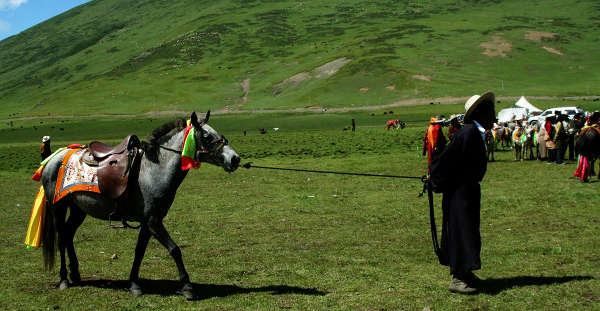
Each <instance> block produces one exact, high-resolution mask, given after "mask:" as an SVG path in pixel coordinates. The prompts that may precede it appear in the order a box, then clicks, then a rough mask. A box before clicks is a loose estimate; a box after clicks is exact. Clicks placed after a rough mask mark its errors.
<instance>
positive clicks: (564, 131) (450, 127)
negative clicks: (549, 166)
mask: <svg viewBox="0 0 600 311" xmlns="http://www.w3.org/2000/svg"><path fill="white" fill-rule="evenodd" d="M599 122H600V112H594V113H592V114H590V115H589V116H588V117H585V116H584V115H583V114H581V113H577V114H575V115H574V116H573V118H572V119H571V118H569V117H568V115H566V114H560V113H559V112H557V113H556V114H555V115H551V116H547V117H546V118H545V119H544V120H543V121H542V122H541V123H537V122H535V123H532V124H529V123H528V122H527V120H526V119H522V120H512V121H510V122H496V123H495V124H494V127H493V129H491V130H487V131H486V134H485V140H486V149H487V154H488V161H490V162H492V161H494V151H497V150H501V149H505V148H506V149H512V150H513V152H514V158H515V160H516V161H523V160H524V159H530V160H535V159H537V160H539V161H547V163H556V164H565V162H564V161H565V160H567V159H568V160H570V161H578V170H582V169H581V166H582V165H581V162H582V161H583V162H589V163H587V164H586V166H588V167H589V168H587V170H588V173H587V174H585V175H586V176H583V174H580V173H577V172H576V174H575V176H576V177H579V178H581V179H582V180H584V179H586V181H587V175H589V173H590V171H591V173H592V174H593V160H594V159H587V158H586V159H582V158H581V156H580V155H579V154H578V151H577V150H576V148H575V142H576V140H577V137H578V136H579V135H581V133H582V132H584V131H586V130H587V129H592V128H593V129H596V131H598V133H599V134H600V125H599ZM462 126H463V124H462V122H461V120H460V118H459V116H456V115H452V116H451V117H450V118H449V119H445V118H444V116H436V117H432V118H431V119H430V124H429V127H428V128H427V130H426V132H425V136H424V139H423V152H422V154H423V155H427V162H428V165H429V164H430V163H431V157H432V155H435V154H436V153H437V152H441V151H442V150H443V149H444V147H445V145H446V144H447V143H449V142H451V141H452V137H453V135H454V134H455V133H456V132H457V131H458V130H459V129H460V128H461V127H462ZM443 127H447V130H446V133H445V134H444V130H443ZM584 177H585V178H584Z"/></svg>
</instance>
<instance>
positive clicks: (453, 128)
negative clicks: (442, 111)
mask: <svg viewBox="0 0 600 311" xmlns="http://www.w3.org/2000/svg"><path fill="white" fill-rule="evenodd" d="M460 128H461V126H460V122H458V118H457V117H456V115H455V114H453V115H451V116H450V126H449V127H448V140H449V141H452V136H454V134H456V132H458V130H460Z"/></svg>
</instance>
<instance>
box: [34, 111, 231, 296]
mask: <svg viewBox="0 0 600 311" xmlns="http://www.w3.org/2000/svg"><path fill="white" fill-rule="evenodd" d="M209 116H210V111H209V112H208V113H207V114H206V116H205V118H204V120H201V121H198V117H197V116H196V113H192V115H191V126H193V128H194V129H195V131H194V133H195V134H194V138H195V140H196V151H195V152H194V154H195V156H194V157H195V160H197V161H201V162H208V163H211V164H214V165H217V166H222V167H223V169H224V170H225V171H227V172H233V171H235V170H236V169H237V167H238V165H239V163H240V157H239V156H238V154H237V153H236V152H235V151H234V150H233V149H232V148H231V147H230V146H229V143H228V141H227V140H226V139H225V137H223V136H221V135H219V133H217V132H216V131H215V130H214V129H213V128H211V127H210V126H209V125H207V124H206V122H208V118H209ZM185 130H186V122H185V120H184V119H178V120H175V121H173V122H170V123H167V124H165V125H163V126H162V127H159V128H157V129H155V130H154V132H153V133H152V137H151V140H150V142H149V143H144V144H143V156H142V157H141V159H140V162H139V173H137V174H136V176H135V178H131V177H130V178H129V185H128V195H127V196H123V197H121V198H119V199H116V200H115V199H110V198H108V197H107V196H104V195H101V194H98V193H92V192H82V191H80V192H73V193H70V194H68V195H67V196H66V197H64V198H63V199H61V200H60V201H58V202H56V203H52V202H53V199H54V192H55V186H56V182H57V181H56V179H57V175H58V171H59V167H60V166H61V163H62V160H63V157H64V156H65V153H66V151H64V152H62V153H60V154H58V155H57V156H55V157H54V158H53V159H51V160H50V162H48V164H47V165H46V167H45V169H44V171H43V174H42V184H43V187H44V191H45V193H46V200H47V201H46V202H48V203H47V207H46V214H45V219H46V222H45V225H44V228H43V253H44V263H45V265H46V267H47V268H52V266H53V265H54V256H55V242H56V241H55V239H56V235H57V234H58V248H59V251H60V283H59V288H60V289H61V290H64V289H66V288H68V287H69V282H68V279H67V266H66V259H65V250H66V251H67V253H68V256H69V270H70V275H69V276H70V278H71V281H72V282H73V283H78V282H80V281H81V276H80V274H79V262H78V260H77V256H76V255H75V248H74V246H73V236H74V235H75V232H76V230H77V228H78V227H79V226H80V225H81V224H82V223H83V220H84V219H85V217H86V215H87V214H89V215H91V216H92V217H95V218H99V219H104V220H109V219H110V218H111V216H113V215H114V212H115V210H116V211H118V212H119V214H120V215H122V216H121V218H122V219H124V220H127V221H136V222H140V227H141V228H140V232H139V235H138V240H137V245H136V247H135V257H134V260H133V266H132V268H131V272H130V274H129V281H130V282H131V288H130V289H131V293H132V294H133V295H134V296H139V295H141V294H142V290H141V288H140V286H139V279H138V274H139V269H140V264H141V262H142V258H143V257H144V253H145V251H146V246H147V245H148V241H149V239H150V237H151V236H153V237H154V238H156V239H157V240H158V241H159V242H160V243H161V244H162V245H163V246H164V247H166V248H167V249H168V251H169V254H170V255H171V256H172V257H173V259H174V260H175V263H176V265H177V269H178V271H179V280H180V281H181V283H182V284H183V287H182V292H183V294H184V296H185V297H186V298H187V299H194V298H195V297H194V292H193V289H192V284H191V283H190V278H189V276H188V273H187V272H186V270H185V267H184V265H183V260H182V258H181V250H180V249H179V247H178V246H177V244H175V242H173V240H172V239H171V237H170V236H169V233H168V232H167V230H166V229H165V227H164V226H163V218H164V217H165V216H166V215H167V212H168V211H169V208H170V207H171V204H172V203H173V200H174V199H175V193H176V191H177V188H178V187H179V185H180V184H181V183H182V182H183V179H184V178H185V176H186V175H187V171H182V169H181V152H182V145H183V140H184V131H185ZM212 191H218V189H213V190H212ZM67 210H69V211H70V213H69V218H68V220H67V221H66V222H65V218H66V214H67ZM113 220H115V219H114V216H113Z"/></svg>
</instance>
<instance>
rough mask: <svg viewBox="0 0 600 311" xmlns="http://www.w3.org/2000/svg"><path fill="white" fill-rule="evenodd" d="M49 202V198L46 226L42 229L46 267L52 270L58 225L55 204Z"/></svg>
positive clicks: (45, 219) (46, 210) (45, 216)
mask: <svg viewBox="0 0 600 311" xmlns="http://www.w3.org/2000/svg"><path fill="white" fill-rule="evenodd" d="M48 203H49V202H48V199H46V209H45V211H44V226H43V229H42V249H43V253H44V267H45V268H46V270H52V268H54V262H55V255H56V226H55V225H54V206H53V205H52V204H48Z"/></svg>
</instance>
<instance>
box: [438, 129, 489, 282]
mask: <svg viewBox="0 0 600 311" xmlns="http://www.w3.org/2000/svg"><path fill="white" fill-rule="evenodd" d="M486 168H487V157H486V151H485V145H484V141H483V138H482V137H481V134H480V132H479V130H478V129H477V127H476V126H475V125H474V124H467V125H465V126H464V127H463V128H461V129H460V130H459V131H458V132H457V133H456V134H455V135H454V137H453V138H452V141H451V143H450V144H449V145H448V146H446V148H445V149H444V151H443V152H442V153H441V154H440V155H439V156H438V157H436V158H434V159H432V162H431V165H430V170H431V182H432V184H433V188H434V190H435V191H436V192H442V193H443V198H442V211H443V219H442V245H441V251H442V259H441V262H442V264H444V265H447V266H450V272H451V273H452V274H460V273H464V272H468V271H471V270H477V269H479V268H480V267H481V260H480V258H479V253H480V251H481V237H480V234H479V220H480V219H479V214H480V200H481V192H480V188H479V182H480V181H481V180H482V179H483V176H484V175H485V171H486Z"/></svg>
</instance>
